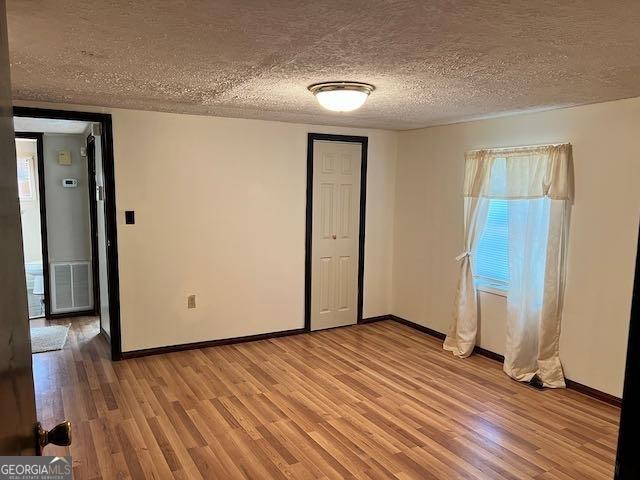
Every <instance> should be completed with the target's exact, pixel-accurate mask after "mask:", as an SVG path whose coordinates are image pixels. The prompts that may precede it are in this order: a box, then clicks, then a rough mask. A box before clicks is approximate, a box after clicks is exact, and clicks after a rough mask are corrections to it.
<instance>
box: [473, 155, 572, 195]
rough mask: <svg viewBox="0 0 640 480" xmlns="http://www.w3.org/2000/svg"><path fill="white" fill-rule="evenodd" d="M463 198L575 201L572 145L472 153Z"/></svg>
mask: <svg viewBox="0 0 640 480" xmlns="http://www.w3.org/2000/svg"><path fill="white" fill-rule="evenodd" d="M463 193H464V196H465V197H475V198H503V199H526V198H543V197H548V198H551V199H553V200H572V199H573V166H572V155H571V145H570V144H568V143H565V144H559V145H544V146H538V147H515V148H497V149H485V150H473V151H471V152H467V153H466V154H465V180H464V191H463Z"/></svg>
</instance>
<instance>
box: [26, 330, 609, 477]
mask: <svg viewBox="0 0 640 480" xmlns="http://www.w3.org/2000/svg"><path fill="white" fill-rule="evenodd" d="M68 322H69V321H66V323H68ZM71 322H72V323H73V327H72V329H71V331H70V338H69V340H68V342H67V345H66V347H65V349H64V350H61V351H57V352H49V353H42V354H37V355H34V372H35V380H36V391H37V392H36V395H37V405H38V413H39V418H40V420H41V421H42V422H43V423H44V425H45V426H48V427H51V426H52V425H54V424H55V423H56V422H58V421H61V420H62V419H64V418H66V419H68V420H71V421H72V422H73V427H74V439H73V444H72V446H71V447H70V454H71V455H72V456H73V464H74V478H76V479H94V478H105V479H115V478H134V479H142V478H169V479H170V478H176V479H197V478H205V479H208V478H220V479H227V478H251V479H266V478H279V479H283V478H295V479H311V478H336V479H337V478H364V479H382V478H398V479H409V478H420V479H433V478H437V479H457V478H464V479H481V478H482V479H491V480H496V479H514V478H515V479H539V480H543V479H545V480H553V479H557V480H567V479H600V478H602V479H604V478H611V477H612V472H613V463H614V456H615V445H616V437H617V428H618V416H619V410H618V409H617V408H615V407H612V406H610V405H607V404H604V403H602V402H599V401H597V400H594V399H591V398H589V397H586V396H583V395H581V394H579V393H577V392H575V391H570V390H562V391H551V390H547V391H538V390H534V389H532V388H530V387H528V386H525V385H521V384H518V383H516V382H514V381H512V380H510V379H509V378H508V377H507V376H506V375H504V374H503V373H502V370H501V365H500V364H499V363H497V362H495V361H493V360H490V359H487V358H484V357H481V356H473V357H471V358H469V359H467V360H458V359H456V358H454V357H452V356H451V355H450V354H448V353H446V352H444V351H442V349H441V345H440V342H438V341H437V340H435V339H433V338H431V337H429V336H427V335H424V334H422V333H420V332H417V331H415V330H412V329H410V328H408V327H405V326H403V325H400V324H398V323H395V322H391V321H384V322H378V323H373V324H368V325H362V326H356V327H346V328H341V329H335V330H329V331H324V332H317V333H313V334H303V335H296V336H292V337H285V338H279V339H273V340H263V341H259V342H253V343H244V344H238V345H228V346H221V347H213V348H206V349H202V350H191V351H184V352H177V353H171V354H165V355H157V356H153V357H145V358H138V359H131V360H125V361H122V362H118V363H111V362H110V360H109V358H108V352H107V345H106V343H105V342H104V340H103V339H102V338H101V337H100V336H98V327H97V324H96V322H95V321H94V320H93V319H88V318H76V319H73V320H71ZM58 323H60V322H58ZM62 323H64V322H62ZM65 452H66V449H64V448H60V447H47V449H46V450H45V454H48V455H58V454H64V453H65Z"/></svg>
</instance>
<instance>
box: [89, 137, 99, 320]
mask: <svg viewBox="0 0 640 480" xmlns="http://www.w3.org/2000/svg"><path fill="white" fill-rule="evenodd" d="M86 145H87V174H88V175H87V178H88V182H87V187H88V188H89V217H90V218H91V222H90V223H91V262H92V264H93V268H92V269H91V275H92V277H93V314H94V315H97V316H100V264H99V261H100V260H99V257H98V208H97V205H96V145H95V137H94V136H93V135H91V134H89V135H87V142H86ZM100 325H101V326H102V320H101V321H100Z"/></svg>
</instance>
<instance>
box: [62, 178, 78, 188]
mask: <svg viewBox="0 0 640 480" xmlns="http://www.w3.org/2000/svg"><path fill="white" fill-rule="evenodd" d="M62 186H63V187H66V188H75V187H77V186H78V179H76V178H65V179H63V180H62Z"/></svg>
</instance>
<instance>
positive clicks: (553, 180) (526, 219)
mask: <svg viewBox="0 0 640 480" xmlns="http://www.w3.org/2000/svg"><path fill="white" fill-rule="evenodd" d="M492 173H494V174H493V175H492ZM464 196H465V200H466V201H465V204H466V205H472V206H473V205H475V208H469V209H468V210H469V211H468V212H465V250H464V252H463V254H462V255H461V257H462V265H461V276H460V281H459V286H458V292H457V295H456V301H455V308H456V313H455V315H454V320H453V322H452V325H451V329H450V331H449V335H447V338H446V339H445V342H444V348H445V349H446V350H450V351H452V352H453V353H454V354H456V355H458V356H468V355H469V354H471V352H472V351H473V346H474V345H475V337H476V334H477V320H478V319H477V292H476V290H475V287H474V283H473V262H472V261H471V259H470V252H473V251H474V247H475V245H476V244H477V240H478V237H479V234H480V233H481V232H482V228H483V227H484V222H485V221H486V208H478V206H482V205H486V203H487V202H486V200H487V199H490V198H500V199H506V200H509V202H508V203H509V274H510V284H509V290H508V294H507V305H508V320H507V322H508V324H507V339H506V349H505V365H504V370H505V372H506V373H507V374H508V375H510V376H511V377H513V378H514V379H516V380H520V381H530V380H531V379H532V378H533V377H534V376H536V375H537V376H538V378H539V379H540V380H541V381H542V382H543V384H544V385H545V386H547V387H564V377H563V374H562V366H561V363H560V356H559V349H558V343H559V338H560V320H561V317H562V298H563V293H564V278H565V259H566V246H567V235H568V226H569V211H570V205H571V200H572V198H573V168H572V157H571V145H569V144H561V145H546V146H540V147H517V148H506V149H491V150H477V151H473V152H468V153H467V154H466V156H465V182H464ZM471 256H472V254H471ZM461 257H459V258H461ZM473 307H475V308H473Z"/></svg>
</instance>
